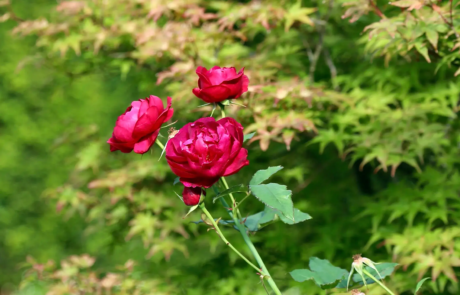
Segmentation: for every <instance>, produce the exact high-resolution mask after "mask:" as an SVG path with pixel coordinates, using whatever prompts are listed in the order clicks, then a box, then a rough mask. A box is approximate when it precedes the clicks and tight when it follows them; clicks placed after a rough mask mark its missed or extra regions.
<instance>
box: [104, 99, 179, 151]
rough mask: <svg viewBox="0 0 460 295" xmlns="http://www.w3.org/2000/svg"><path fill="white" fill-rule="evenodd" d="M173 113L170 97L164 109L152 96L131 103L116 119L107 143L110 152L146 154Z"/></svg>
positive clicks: (159, 101) (161, 103) (158, 100)
mask: <svg viewBox="0 0 460 295" xmlns="http://www.w3.org/2000/svg"><path fill="white" fill-rule="evenodd" d="M173 112H174V110H173V109H172V108H171V97H168V105H167V107H166V108H164V106H163V102H162V101H161V99H160V98H158V97H156V96H153V95H150V97H149V98H146V99H139V100H136V101H133V102H132V103H131V106H129V107H128V108H127V109H126V111H125V112H124V113H123V115H121V116H119V117H118V119H117V122H116V124H115V128H114V129H113V133H112V137H111V138H110V139H109V140H108V141H107V142H108V143H109V144H110V151H112V152H114V151H117V150H120V151H121V152H123V153H130V152H131V151H132V150H133V149H134V152H135V153H137V154H143V153H146V152H147V151H148V150H149V149H150V147H151V146H152V145H153V143H154V142H155V140H156V139H157V136H158V133H159V132H160V127H161V125H162V124H163V123H164V122H166V121H168V120H169V119H171V117H172V115H173Z"/></svg>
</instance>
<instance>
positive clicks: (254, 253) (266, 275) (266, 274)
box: [213, 105, 282, 295]
mask: <svg viewBox="0 0 460 295" xmlns="http://www.w3.org/2000/svg"><path fill="white" fill-rule="evenodd" d="M220 109H221V111H222V118H225V111H224V106H222V105H221V107H220ZM220 179H221V180H222V183H223V184H224V187H225V188H226V189H229V186H228V183H227V181H226V180H225V178H224V177H221V178H220ZM229 196H230V199H231V200H232V206H231V207H229V206H228V204H227V202H226V201H225V199H224V198H220V201H221V203H222V205H223V206H224V207H225V208H226V209H227V212H228V215H230V217H231V218H232V219H233V221H234V222H235V225H236V227H237V228H238V231H239V232H240V234H241V236H242V237H243V240H244V242H245V243H246V245H247V246H248V248H249V250H250V251H251V253H252V256H254V258H255V259H256V261H257V263H258V264H259V266H260V271H261V273H262V275H263V278H265V279H267V282H268V284H269V285H270V287H271V288H272V290H273V291H274V292H275V294H276V295H282V294H281V291H280V290H279V289H278V286H277V285H276V283H275V281H274V280H273V279H272V277H271V276H270V273H269V272H268V269H267V267H266V266H265V263H264V261H263V260H262V257H260V255H259V252H257V249H256V247H255V246H254V244H253V243H252V241H251V239H250V238H249V236H248V233H247V232H246V228H245V226H244V224H243V223H241V222H240V220H239V219H238V215H237V214H238V212H239V210H238V209H236V211H237V212H235V214H233V212H234V208H235V206H236V203H235V198H234V197H233V194H229ZM230 208H231V209H230ZM213 220H214V219H213Z"/></svg>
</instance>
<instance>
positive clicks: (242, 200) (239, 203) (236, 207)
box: [233, 193, 251, 210]
mask: <svg viewBox="0 0 460 295" xmlns="http://www.w3.org/2000/svg"><path fill="white" fill-rule="evenodd" d="M250 195H251V194H250V193H248V194H247V195H246V196H245V197H244V198H243V199H241V201H239V202H238V204H237V205H236V206H235V208H233V210H236V209H238V207H239V206H240V205H241V203H243V202H244V201H245V200H246V199H247V198H248V197H249V196H250Z"/></svg>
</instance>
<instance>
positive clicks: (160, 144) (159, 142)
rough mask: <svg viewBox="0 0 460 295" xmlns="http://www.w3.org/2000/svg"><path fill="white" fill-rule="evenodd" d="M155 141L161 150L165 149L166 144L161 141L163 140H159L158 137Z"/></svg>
mask: <svg viewBox="0 0 460 295" xmlns="http://www.w3.org/2000/svg"><path fill="white" fill-rule="evenodd" d="M155 143H156V144H157V146H159V147H160V148H161V150H164V149H165V146H164V145H163V144H162V143H161V141H159V140H158V139H157V140H155Z"/></svg>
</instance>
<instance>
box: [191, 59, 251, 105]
mask: <svg viewBox="0 0 460 295" xmlns="http://www.w3.org/2000/svg"><path fill="white" fill-rule="evenodd" d="M196 73H197V75H198V76H199V77H200V78H199V79H198V88H194V89H193V94H195V95H196V96H197V97H198V98H201V99H202V100H204V101H205V102H207V103H215V102H221V101H224V100H226V99H231V98H238V97H240V96H241V94H243V93H244V92H246V91H248V85H249V79H248V76H246V75H245V74H244V68H242V69H241V70H240V71H239V72H238V73H237V72H236V69H235V68H233V67H232V68H221V67H218V66H215V67H213V68H212V69H210V70H209V71H208V70H207V69H206V68H204V67H198V68H197V69H196Z"/></svg>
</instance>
